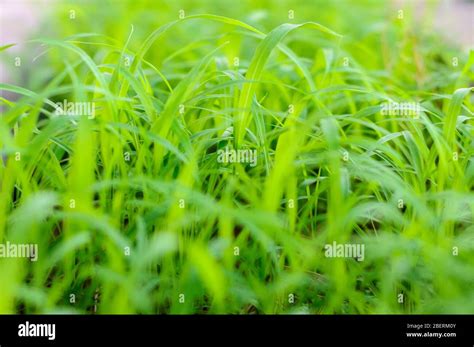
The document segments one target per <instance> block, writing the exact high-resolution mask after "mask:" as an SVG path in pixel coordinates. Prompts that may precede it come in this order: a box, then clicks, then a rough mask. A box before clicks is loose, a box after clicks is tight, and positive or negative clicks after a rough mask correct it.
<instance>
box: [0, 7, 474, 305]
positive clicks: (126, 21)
mask: <svg viewBox="0 0 474 347" xmlns="http://www.w3.org/2000/svg"><path fill="white" fill-rule="evenodd" d="M47 3H48V4H54V5H52V6H45V5H44V4H45V3H44V2H43V3H33V2H31V3H27V5H28V6H30V7H32V8H35V6H36V8H38V7H41V6H44V8H45V9H46V11H45V14H44V15H42V16H41V18H40V19H39V22H40V23H41V24H39V25H40V26H39V27H38V29H37V30H36V31H35V32H32V33H30V34H29V36H30V38H31V39H32V40H33V41H29V42H27V43H21V44H20V45H18V46H14V47H7V46H6V45H8V44H9V43H14V42H4V43H2V45H4V46H3V49H2V52H1V54H2V60H3V63H4V64H5V66H6V67H7V71H8V81H7V77H4V76H7V75H6V74H5V75H3V74H2V84H1V90H2V99H1V102H2V117H1V118H0V133H1V134H0V148H1V151H2V155H3V158H4V160H3V162H2V165H0V189H1V190H0V242H6V241H10V242H18V243H21V242H24V243H38V245H39V260H38V261H37V262H30V261H29V260H26V259H14V258H12V259H8V258H3V259H0V293H1V295H0V312H1V313H17V312H26V313H39V312H41V313H45V312H46V313H52V312H75V313H242V314H245V313H323V314H328V313H472V312H473V311H474V234H473V231H474V227H473V223H472V222H473V213H474V199H473V193H472V192H473V182H474V161H473V152H474V141H473V140H474V132H473V119H472V110H473V108H472V101H473V100H472V93H471V90H472V86H473V84H472V83H473V75H474V71H473V63H474V55H473V53H472V50H470V48H471V47H472V46H469V45H467V46H466V45H465V46H464V47H462V46H461V47H460V46H459V45H458V44H456V43H454V42H455V41H456V40H452V41H451V42H450V41H449V40H446V39H443V38H442V37H441V35H440V34H439V33H437V32H436V31H434V30H432V28H433V25H434V23H436V22H437V16H439V12H438V10H437V9H438V7H437V6H438V5H439V3H438V2H437V1H432V2H431V1H428V2H426V3H425V5H424V10H423V16H422V17H421V18H420V17H419V11H418V5H417V3H416V2H410V3H404V4H397V3H395V2H384V1H375V0H374V1H322V0H316V1H311V2H308V1H292V0H279V1H274V0H273V1H241V2H231V1H224V0H222V1H208V0H201V1H191V0H188V1H105V2H102V1H85V2H60V1H58V2H54V3H51V2H47ZM6 4H7V5H5V6H8V3H6ZM2 6H3V5H2ZM400 11H402V12H400ZM305 22H315V23H319V26H318V25H316V24H313V25H307V26H305V27H297V26H296V25H295V24H300V23H305ZM18 23H21V21H20V18H18ZM284 23H290V24H291V25H288V24H284ZM321 25H322V26H324V27H322V26H321ZM2 27H3V25H2ZM275 28H276V29H275ZM471 29H472V28H471ZM466 30H468V31H469V30H470V29H469V26H466ZM471 39H472V32H471ZM471 43H472V40H471ZM16 57H20V58H21V65H20V66H15V65H14V62H15V58H16ZM6 82H8V83H6ZM64 99H67V100H71V101H78V102H79V101H90V102H94V103H95V105H96V117H95V119H92V120H91V119H87V117H81V116H78V117H58V116H55V115H54V112H53V111H54V109H53V106H54V103H56V102H62V101H63V100H64ZM385 102H412V103H419V104H420V105H421V110H422V112H421V114H420V115H419V117H412V116H404V115H384V114H382V112H381V107H382V104H383V103H385ZM226 145H233V146H236V147H238V148H245V149H256V150H257V153H258V165H257V166H256V167H251V166H250V165H248V164H245V163H243V164H241V163H234V164H227V165H222V164H220V163H218V162H217V160H216V158H217V150H218V149H222V148H224V147H225V146H226ZM18 153H20V160H16V157H17V154H18ZM400 201H401V202H400ZM333 241H336V242H338V243H360V244H364V245H365V259H364V261H362V262H358V261H356V260H355V259H348V258H326V257H325V256H324V245H325V244H327V243H328V244H331V243H332V242H333ZM400 294H402V295H403V300H402V301H400ZM71 295H74V296H71ZM72 298H74V300H73V299H72ZM292 298H294V300H292ZM72 301H74V302H72Z"/></svg>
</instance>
